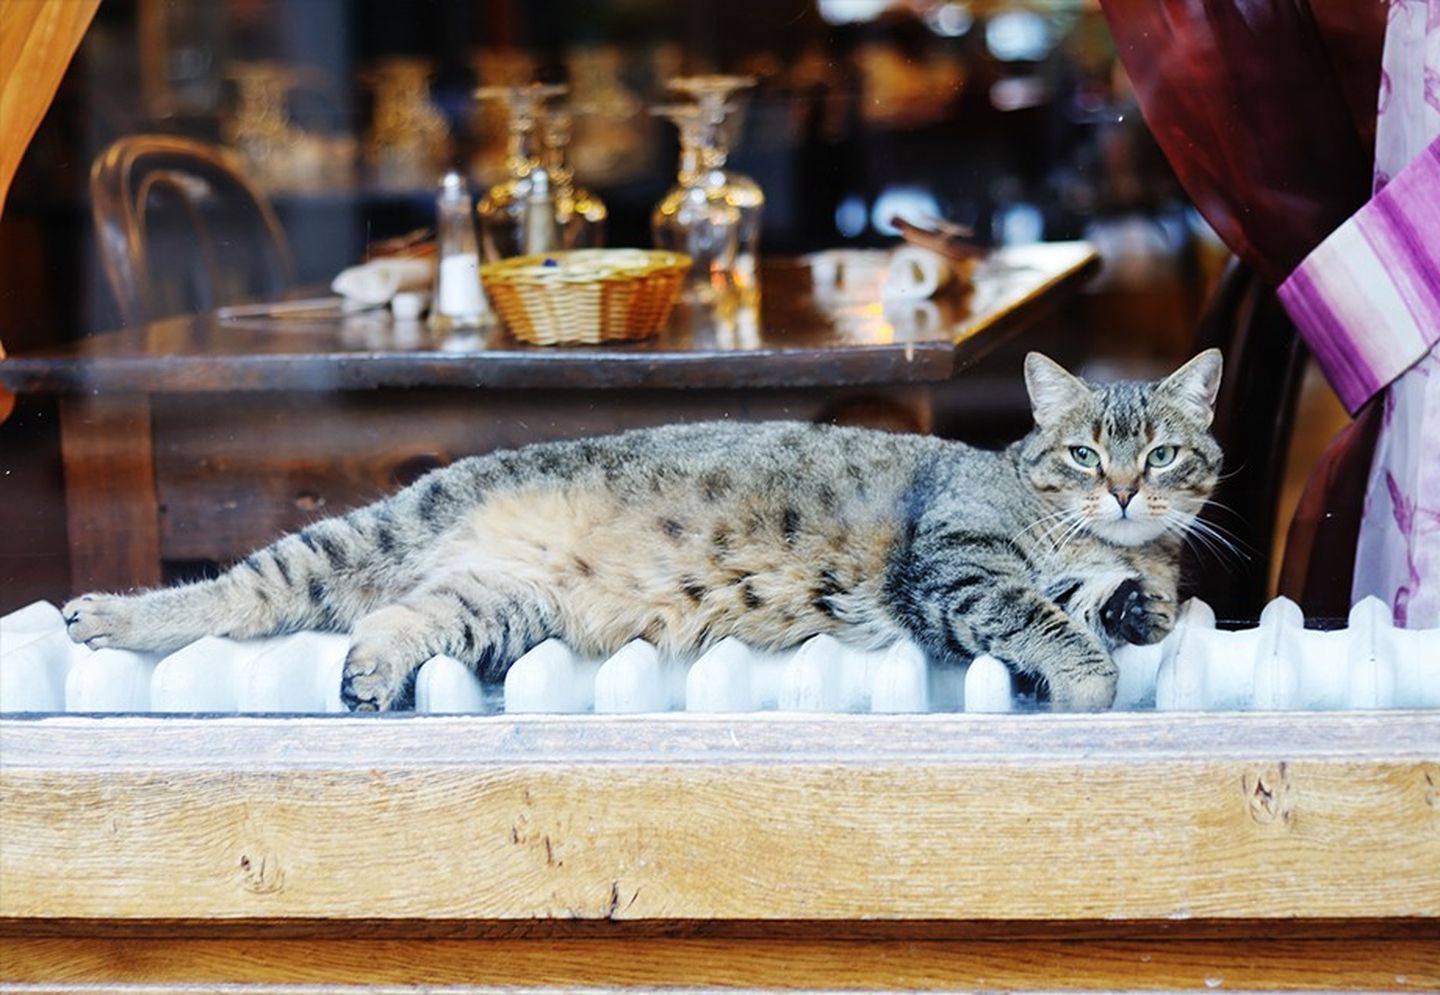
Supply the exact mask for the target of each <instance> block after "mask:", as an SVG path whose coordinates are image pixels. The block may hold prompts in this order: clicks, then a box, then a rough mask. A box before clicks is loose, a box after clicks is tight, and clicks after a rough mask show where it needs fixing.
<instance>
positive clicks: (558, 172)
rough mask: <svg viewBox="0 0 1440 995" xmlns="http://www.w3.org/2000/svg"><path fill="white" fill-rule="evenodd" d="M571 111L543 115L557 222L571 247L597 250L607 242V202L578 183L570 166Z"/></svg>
mask: <svg viewBox="0 0 1440 995" xmlns="http://www.w3.org/2000/svg"><path fill="white" fill-rule="evenodd" d="M571 121H572V118H571V113H570V111H569V110H568V109H566V108H563V107H551V108H547V109H546V111H545V113H544V116H543V118H542V124H541V128H542V131H543V132H544V136H545V139H544V142H545V167H546V169H548V170H549V173H550V183H551V186H552V187H553V188H554V191H555V223H556V224H557V225H558V226H559V228H560V236H561V241H562V242H563V243H564V245H565V248H567V249H594V248H599V247H600V246H603V245H604V244H605V218H606V217H607V215H608V213H609V212H608V211H607V210H606V208H605V202H604V201H602V200H601V199H600V198H599V197H597V196H596V195H595V194H593V193H591V192H590V191H589V190H587V189H585V188H584V187H580V186H576V185H575V169H574V167H573V166H571V165H570V136H571V133H572V132H571Z"/></svg>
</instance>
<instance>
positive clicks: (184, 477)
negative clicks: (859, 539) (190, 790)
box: [153, 388, 929, 562]
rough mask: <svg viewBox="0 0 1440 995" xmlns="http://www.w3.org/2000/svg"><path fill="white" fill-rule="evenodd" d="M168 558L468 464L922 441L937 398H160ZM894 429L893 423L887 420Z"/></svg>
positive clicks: (158, 440)
mask: <svg viewBox="0 0 1440 995" xmlns="http://www.w3.org/2000/svg"><path fill="white" fill-rule="evenodd" d="M153 410H154V414H153V420H154V437H155V464H156V470H155V472H156V478H157V484H156V486H157V490H158V495H159V502H160V505H161V506H162V507H163V509H164V511H163V513H162V514H161V516H160V542H161V552H162V555H163V556H164V557H166V558H168V559H182V560H186V559H209V560H217V561H222V562H223V561H227V560H230V559H234V558H237V557H239V556H243V555H244V554H246V553H248V552H249V551H250V550H252V549H254V548H256V547H257V546H260V545H263V544H265V543H268V542H270V541H272V540H273V539H275V538H276V537H277V536H279V535H281V534H283V533H285V532H289V531H293V530H295V529H298V528H301V527H303V526H304V525H306V524H308V523H310V522H312V521H314V520H315V519H316V518H319V517H323V516H326V515H332V514H337V513H340V512H343V511H346V510H348V509H350V508H353V507H358V506H359V505H362V504H366V503H369V502H370V501H374V500H376V499H378V498H381V497H383V496H385V495H387V494H389V493H392V492H393V491H394V490H396V489H397V488H398V487H399V486H401V485H403V484H406V483H409V482H410V481H411V480H413V479H414V478H415V477H416V476H418V475H419V474H420V473H423V472H424V471H425V470H427V469H430V468H433V467H434V466H440V465H444V464H446V463H449V462H452V461H454V460H456V459H460V458H462V457H464V456H470V455H474V454H477V453H486V452H491V451H494V450H496V449H508V448H515V447H518V446H522V445H525V444H527V443H530V442H539V441H544V440H549V439H573V438H580V437H583V436H591V435H601V434H605V433H609V432H621V431H626V430H628V429H633V428H641V427H646V426H651V425H660V424H668V423H670V422H680V421H699V420H703V419H718V418H731V419H737V420H746V421H755V420H761V419H766V418H790V419H800V420H811V419H816V418H820V419H825V420H839V421H841V422H842V423H844V424H860V423H866V422H867V421H868V423H870V424H874V425H877V426H878V427H892V426H895V425H903V426H905V427H908V428H911V429H916V430H923V429H924V428H925V427H926V426H927V425H928V411H929V399H928V393H927V391H926V390H925V389H924V388H908V389H907V388H891V389H888V390H885V391H876V390H853V389H852V390H843V389H841V390H825V391H786V390H777V391H750V392H739V391H703V390H702V391H627V392H624V393H623V394H622V395H617V394H615V393H614V392H591V391H558V392H548V391H487V392H483V393H477V392H475V391H465V390H453V389H451V390H438V389H437V390H426V391H395V390H388V391H387V390H379V391H371V392H364V393H356V392H338V393H333V394H294V393H275V394H264V395H254V394H250V395H241V394H211V395H169V396H157V397H156V398H154V401H153ZM884 417H888V418H889V420H890V421H889V423H888V424H887V423H886V422H884V421H882V420H881V419H882V418H884Z"/></svg>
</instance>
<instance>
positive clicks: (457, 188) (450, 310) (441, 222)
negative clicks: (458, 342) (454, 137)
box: [430, 170, 491, 329]
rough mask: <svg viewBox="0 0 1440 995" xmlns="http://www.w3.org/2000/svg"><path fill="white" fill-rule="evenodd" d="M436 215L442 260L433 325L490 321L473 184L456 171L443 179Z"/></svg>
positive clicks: (469, 325) (437, 272)
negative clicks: (476, 235) (475, 213)
mask: <svg viewBox="0 0 1440 995" xmlns="http://www.w3.org/2000/svg"><path fill="white" fill-rule="evenodd" d="M435 215H436V217H435V230H436V243H437V245H436V249H437V255H438V260H437V265H436V267H435V294H434V299H433V301H432V303H431V305H430V324H431V326H432V327H435V328H438V329H450V328H473V327H475V326H477V325H483V324H486V323H487V322H489V321H490V318H491V312H490V305H489V303H488V302H487V301H486V300H485V294H484V291H482V290H481V288H480V250H479V247H478V245H477V243H476V241H475V221H474V214H473V213H472V211H471V201H470V185H469V184H468V183H466V182H465V177H463V176H461V175H460V174H459V173H458V172H456V171H455V170H451V171H450V172H448V173H446V174H445V178H444V179H442V180H441V181H440V191H439V194H438V195H437V196H436V198H435Z"/></svg>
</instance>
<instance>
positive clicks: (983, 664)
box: [0, 598, 1440, 714]
mask: <svg viewBox="0 0 1440 995" xmlns="http://www.w3.org/2000/svg"><path fill="white" fill-rule="evenodd" d="M346 644H347V638H346V637H345V636H340V635H333V634H326V633H318V632H301V633H296V634H294V635H290V636H280V637H276V638H272V639H255V640H245V641H236V640H231V639H219V638H206V639H201V640H198V641H197V642H194V643H191V644H190V645H189V646H186V647H185V648H183V649H181V650H178V651H176V652H174V653H171V654H169V655H164V656H162V655H161V654H152V653H132V652H129V651H125V650H113V649H102V650H90V649H87V648H86V647H84V646H77V645H75V644H74V643H72V642H70V640H69V638H68V637H67V636H66V635H65V629H64V622H63V620H62V619H61V616H60V611H59V609H57V608H56V607H55V606H54V605H52V604H49V603H48V602H36V603H35V604H32V605H30V606H28V607H26V608H22V609H20V610H19V611H16V612H13V613H11V614H9V615H6V616H4V617H0V712H129V713H134V712H200V713H233V712H262V713H295V712H301V713H303V712H339V711H343V710H344V708H343V706H342V705H341V703H340V697H339V686H340V669H341V665H342V663H343V661H344V658H345V650H346ZM1116 660H1117V663H1118V664H1119V666H1120V687H1119V692H1118V695H1117V698H1116V702H1115V706H1114V707H1115V708H1116V709H1117V710H1132V709H1160V710H1182V709H1183V710H1205V709H1301V708H1303V709H1341V708H1436V707H1440V629H1430V630H1422V631H1408V630H1403V629H1396V628H1394V627H1393V626H1392V624H1391V621H1390V614H1389V611H1388V610H1387V609H1386V608H1385V606H1384V605H1383V604H1382V603H1381V602H1379V601H1376V600H1374V599H1367V600H1366V601H1362V602H1361V603H1359V604H1358V605H1356V606H1355V607H1354V609H1352V610H1351V612H1350V618H1349V625H1348V626H1347V627H1345V628H1343V629H1336V630H1333V631H1328V632H1325V631H1317V630H1311V629H1306V628H1305V627H1304V619H1303V618H1302V616H1301V613H1300V609H1299V608H1298V607H1297V606H1296V605H1295V604H1294V603H1293V602H1291V601H1288V600H1286V599H1284V598H1278V599H1276V600H1275V601H1272V602H1271V603H1270V604H1269V605H1268V606H1267V607H1266V608H1265V611H1264V612H1263V613H1262V614H1261V616H1260V622H1259V624H1258V625H1257V626H1255V627H1253V628H1249V629H1242V630H1237V631H1227V630H1219V629H1216V628H1215V616H1214V614H1213V613H1212V612H1211V610H1210V608H1209V607H1208V606H1207V605H1205V604H1204V602H1201V601H1193V600H1192V601H1190V602H1187V603H1186V604H1185V605H1184V606H1183V608H1182V611H1181V617H1180V622H1179V624H1178V625H1177V626H1176V629H1175V631H1174V632H1173V633H1171V634H1170V636H1169V637H1168V638H1167V639H1166V640H1165V641H1164V642H1163V643H1160V644H1158V645H1155V646H1145V647H1126V648H1125V649H1123V650H1121V651H1120V652H1119V653H1118V654H1117V655H1116ZM415 698H416V710H417V711H421V712H431V713H467V712H468V713H494V712H502V711H504V712H562V713H566V712H568V713H575V712H597V713H612V714H613V713H638V712H665V711H678V710H688V711H692V712H747V711H756V710H781V711H800V712H824V711H846V712H923V711H951V712H954V711H968V712H1008V711H1015V710H1023V709H1025V708H1030V707H1034V703H1033V702H1032V701H1027V700H1026V699H1024V698H1022V697H1019V696H1017V695H1016V693H1015V690H1014V686H1013V682H1012V679H1011V675H1010V672H1009V670H1008V669H1006V667H1005V666H1004V665H1003V664H1001V663H1000V662H999V661H997V660H994V659H992V658H990V657H980V658H979V659H978V660H976V661H975V662H974V663H973V664H972V665H970V666H969V667H968V668H938V667H937V668H932V667H930V666H929V665H928V664H927V662H926V660H925V657H924V654H923V653H922V652H921V651H920V649H919V648H918V647H917V646H915V645H914V644H912V643H908V642H902V643H897V644H896V645H894V646H892V647H890V648H889V649H887V650H880V651H876V652H860V651H856V650H852V649H850V648H848V647H846V646H844V645H842V644H841V643H839V642H837V641H836V640H834V639H832V638H831V637H829V636H816V637H815V638H813V639H811V640H809V641H808V642H806V643H805V644H803V645H802V646H800V647H799V648H798V649H796V650H793V651H790V652H785V653H759V652H756V651H754V650H751V649H750V648H749V647H747V646H745V645H743V644H742V643H739V642H737V641H735V640H733V639H727V640H725V641H723V642H721V643H720V644H718V645H717V646H715V647H713V648H712V649H711V650H710V651H709V652H707V653H705V654H704V655H703V656H701V657H700V658H699V659H698V660H693V661H691V660H669V659H665V658H662V657H661V656H660V654H659V653H657V651H656V650H655V648H654V647H653V646H651V645H650V644H648V643H645V642H642V641H639V640H637V641H635V642H632V643H630V644H628V645H626V646H624V647H622V648H621V649H620V651H619V652H617V653H616V654H615V655H614V656H612V657H610V658H609V659H608V660H603V661H602V660H590V659H584V658H580V657H577V656H576V655H575V654H574V653H572V652H571V651H570V650H569V649H568V648H567V647H565V646H564V645H563V644H561V643H559V642H557V641H555V640H549V641H547V642H545V643H542V644H541V645H539V646H537V647H535V648H534V649H532V650H530V652H528V653H526V654H525V655H524V656H522V657H521V658H520V659H519V660H517V661H516V662H515V665H514V666H513V667H511V668H510V671H509V673H508V674H507V676H506V678H505V683H504V686H503V687H501V686H498V685H484V684H481V683H480V682H479V681H478V680H476V679H475V677H474V676H473V675H472V674H471V673H470V672H469V671H468V670H467V669H466V668H465V667H464V666H463V665H462V664H460V663H459V662H457V661H455V660H452V659H450V658H449V657H436V658H434V659H432V660H430V661H429V662H428V663H426V664H425V665H424V667H422V668H421V670H420V673H419V676H418V678H417V681H416V690H415Z"/></svg>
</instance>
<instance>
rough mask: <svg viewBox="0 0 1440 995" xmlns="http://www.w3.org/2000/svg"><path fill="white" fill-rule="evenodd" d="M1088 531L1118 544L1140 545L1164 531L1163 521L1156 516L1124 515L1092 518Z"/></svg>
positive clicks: (1150, 540) (1154, 538)
mask: <svg viewBox="0 0 1440 995" xmlns="http://www.w3.org/2000/svg"><path fill="white" fill-rule="evenodd" d="M1090 531H1091V532H1093V533H1094V534H1095V535H1097V536H1099V537H1100V538H1101V539H1104V540H1105V541H1106V542H1113V543H1115V544H1116V545H1119V546H1141V545H1144V544H1145V543H1147V542H1153V541H1155V540H1156V539H1158V538H1159V537H1160V535H1161V534H1162V533H1164V531H1165V523H1164V522H1162V521H1160V520H1159V519H1156V518H1136V517H1133V516H1129V515H1126V516H1124V517H1115V518H1104V519H1092V520H1091V522H1090Z"/></svg>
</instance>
